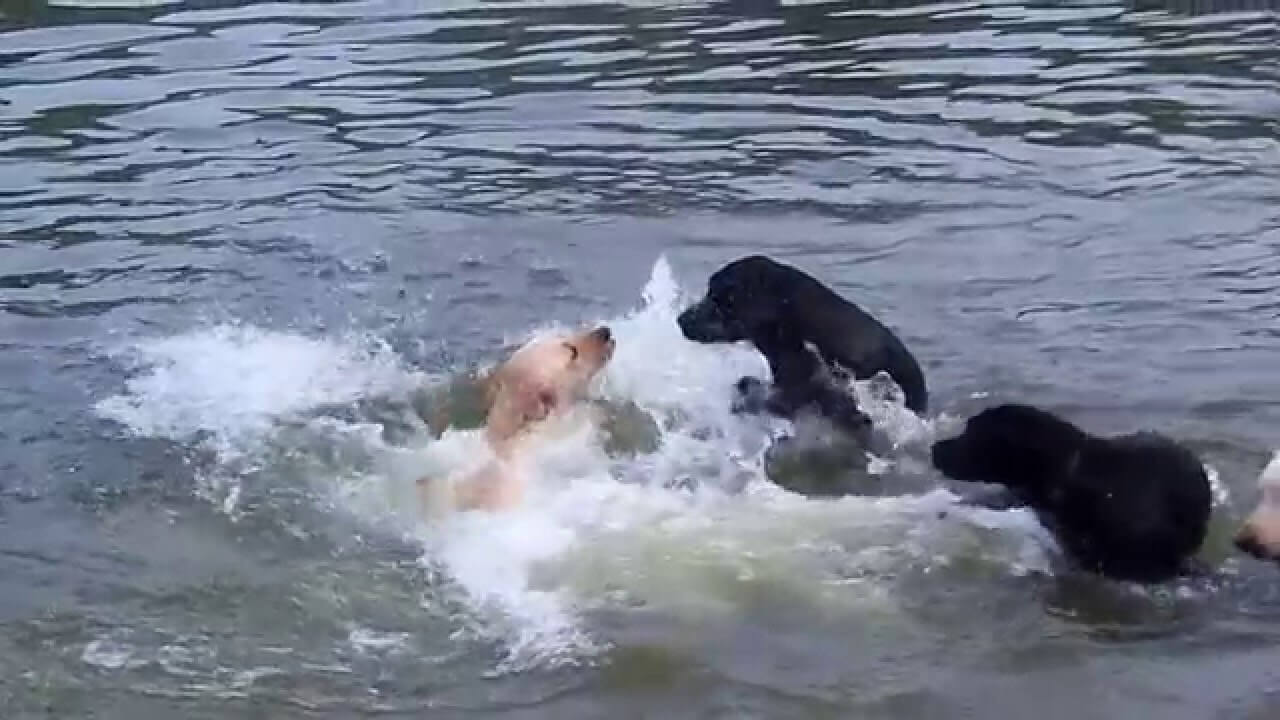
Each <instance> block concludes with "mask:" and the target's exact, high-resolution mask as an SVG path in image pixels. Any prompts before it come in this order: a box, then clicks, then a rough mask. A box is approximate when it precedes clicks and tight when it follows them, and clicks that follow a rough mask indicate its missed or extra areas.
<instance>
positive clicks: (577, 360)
mask: <svg viewBox="0 0 1280 720" xmlns="http://www.w3.org/2000/svg"><path fill="white" fill-rule="evenodd" d="M613 349H614V339H613V333H612V332H611V331H610V330H609V328H608V327H604V326H601V327H597V328H595V329H594V330H588V331H584V332H580V333H577V334H570V335H554V336H549V337H540V338H536V339H534V340H532V341H530V342H528V343H526V344H525V345H524V346H523V347H521V348H519V349H518V350H516V351H515V352H514V353H512V355H511V357H509V358H508V359H507V360H506V362H504V363H502V364H501V365H499V366H498V367H497V368H496V369H494V370H493V372H492V373H490V374H489V375H488V376H487V377H486V378H485V379H484V381H483V382H484V386H485V396H486V403H487V405H488V408H489V410H488V414H487V415H486V417H485V425H484V430H483V432H484V439H485V442H486V443H487V444H488V446H489V449H490V450H491V451H492V458H491V459H490V460H488V461H487V462H485V463H484V464H483V465H482V466H481V467H480V469H478V470H476V471H474V472H471V473H469V474H467V475H465V476H464V477H462V478H459V479H458V480H457V481H455V482H454V483H453V484H452V487H451V494H452V505H453V507H455V508H457V509H460V510H470V509H487V510H496V509H502V508H507V507H511V506H513V505H516V504H518V503H519V502H520V501H521V500H522V499H523V496H524V473H523V469H522V468H521V466H520V462H521V460H522V454H523V450H524V447H525V444H526V441H527V440H528V439H529V438H530V437H531V436H532V435H534V434H535V433H536V431H537V429H538V427H539V426H540V425H541V424H542V423H543V422H544V421H546V420H548V419H551V418H552V417H554V416H557V415H560V414H562V413H564V412H565V411H567V410H569V409H571V408H572V407H573V406H574V405H575V404H577V403H579V402H581V401H583V400H585V399H586V395H587V389H588V386H589V385H590V383H591V381H592V380H593V379H594V378H595V377H596V375H597V374H598V373H599V372H600V370H601V369H603V368H604V366H605V364H606V363H608V362H609V359H610V358H611V357H612V356H613ZM434 482H435V479H433V478H429V477H424V478H421V479H419V480H418V490H419V493H420V494H421V495H422V497H423V499H424V502H429V498H430V497H431V495H432V493H431V488H432V485H433V483H434Z"/></svg>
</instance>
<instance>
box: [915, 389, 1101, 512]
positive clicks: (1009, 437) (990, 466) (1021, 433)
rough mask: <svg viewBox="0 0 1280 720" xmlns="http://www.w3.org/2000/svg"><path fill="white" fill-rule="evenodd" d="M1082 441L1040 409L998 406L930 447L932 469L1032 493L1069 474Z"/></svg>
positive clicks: (1076, 432) (1074, 431)
mask: <svg viewBox="0 0 1280 720" xmlns="http://www.w3.org/2000/svg"><path fill="white" fill-rule="evenodd" d="M1085 439H1086V436H1085V434H1084V433H1083V432H1081V431H1080V430H1079V429H1078V428H1076V427H1075V426H1074V425H1072V424H1071V423H1069V422H1067V421H1065V420H1062V419H1060V418H1058V417H1056V416H1054V415H1052V414H1050V413H1048V412H1046V411H1044V410H1040V409H1037V408H1033V407H1029V406H1026V405H1000V406H997V407H993V408H988V409H986V410H983V411H982V412H980V413H978V414H977V415H975V416H973V417H972V418H970V419H969V421H968V422H967V423H965V428H964V432H962V433H960V434H959V435H957V436H956V437H953V438H950V439H948V440H940V441H938V442H936V443H934V445H933V448H932V456H933V466H934V467H935V468H937V469H938V470H939V471H941V472H942V474H944V475H946V476H947V477H949V478H952V479H953V480H964V481H968V482H985V483H1000V484H1002V485H1005V486H1007V487H1010V488H1020V489H1024V490H1028V491H1032V492H1034V491H1035V490H1037V489H1038V488H1039V487H1040V483H1042V482H1048V481H1051V479H1052V478H1055V477H1061V476H1062V474H1063V473H1064V472H1069V471H1070V465H1071V463H1072V462H1073V458H1076V457H1077V455H1076V453H1078V452H1079V450H1080V449H1081V448H1082V447H1083V445H1084V441H1085Z"/></svg>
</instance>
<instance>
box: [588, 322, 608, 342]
mask: <svg viewBox="0 0 1280 720" xmlns="http://www.w3.org/2000/svg"><path fill="white" fill-rule="evenodd" d="M591 334H592V335H595V336H596V339H597V340H599V341H600V342H606V343H607V342H609V341H610V340H612V339H613V331H612V330H610V329H609V326H608V325H601V326H600V327H598V328H596V329H595V332H593V333H591Z"/></svg>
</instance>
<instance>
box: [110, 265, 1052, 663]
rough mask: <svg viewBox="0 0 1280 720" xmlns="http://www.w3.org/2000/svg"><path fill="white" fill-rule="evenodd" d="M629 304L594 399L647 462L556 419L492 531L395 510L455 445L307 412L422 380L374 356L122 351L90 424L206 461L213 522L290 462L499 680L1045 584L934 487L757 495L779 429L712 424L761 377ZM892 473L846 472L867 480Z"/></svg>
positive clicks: (915, 436) (479, 520)
mask: <svg viewBox="0 0 1280 720" xmlns="http://www.w3.org/2000/svg"><path fill="white" fill-rule="evenodd" d="M641 299H642V300H641V303H640V304H639V306H638V307H637V308H636V309H634V310H633V311H631V312H628V313H626V314H624V315H622V316H620V317H616V318H606V319H603V320H606V321H607V322H609V324H610V325H611V327H612V328H613V331H614V334H615V337H617V339H618V346H617V351H616V353H615V356H614V358H613V360H612V361H611V362H610V364H609V365H608V366H607V367H606V369H605V371H604V372H603V373H602V377H601V380H600V382H599V384H598V388H597V390H596V392H597V394H598V395H599V397H600V398H602V399H605V400H608V401H612V402H617V403H630V404H632V405H634V406H635V407H637V408H639V409H640V411H641V412H642V413H644V414H645V415H647V416H648V417H649V419H651V420H652V422H653V424H654V425H655V426H656V427H657V428H658V432H659V442H658V443H657V446H656V447H655V448H653V449H650V450H645V451H642V452H635V453H631V454H629V455H628V454H624V455H612V456H611V455H610V454H609V453H608V452H606V451H605V449H604V443H603V441H602V436H601V430H600V428H599V427H598V425H597V424H595V423H593V422H591V421H590V418H589V415H588V414H586V413H583V414H581V415H579V416H573V417H571V418H570V420H569V421H567V423H566V425H565V426H564V427H562V428H561V429H560V432H559V434H558V435H557V436H556V437H555V439H554V441H548V442H543V443H541V444H539V445H537V446H536V447H535V449H534V450H533V451H532V455H531V459H530V463H529V464H530V467H531V468H532V470H531V477H530V489H529V495H528V501H527V502H526V503H525V504H524V505H523V506H521V507H519V508H517V509H514V510H512V511H509V512H503V513H494V514H489V513H457V514H445V515H443V516H432V515H430V514H424V513H423V512H422V509H421V508H420V507H419V505H418V504H417V502H418V501H417V500H416V496H415V494H414V492H413V490H412V488H413V482H414V480H415V479H416V478H417V477H420V476H422V475H423V474H431V473H435V472H444V471H447V470H448V468H450V467H456V466H457V465H458V464H459V463H461V462H463V461H465V460H466V459H467V458H473V457H474V456H475V452H476V443H477V442H479V440H478V438H477V436H476V433H475V432H474V431H450V432H447V433H446V434H445V435H444V436H443V437H442V438H440V439H439V440H436V441H431V442H428V441H427V440H426V438H425V436H423V437H421V438H419V439H418V440H415V441H413V442H409V443H407V444H403V443H400V444H397V443H391V442H388V441H387V440H386V439H385V437H384V436H383V434H382V433H380V432H379V430H378V425H377V423H375V422H373V421H371V420H368V419H362V418H360V417H359V416H358V415H357V416H355V417H337V418H335V417H332V416H323V417H318V416H315V415H314V414H313V413H312V411H313V410H314V409H315V408H317V407H319V406H324V405H333V404H343V403H346V404H354V403H358V402H359V401H362V400H365V399H367V398H368V397H369V396H371V395H379V394H380V395H390V396H395V395H408V394H409V393H411V392H413V391H415V390H417V389H420V388H421V386H423V385H425V384H429V383H431V382H433V379H432V378H430V377H428V376H426V375H424V374H421V373H418V372H414V371H412V370H410V369H407V368H406V367H404V365H403V363H402V362H401V361H400V360H399V358H398V357H396V356H395V354H394V353H392V352H391V351H390V350H388V349H387V348H386V347H385V345H383V344H382V343H380V342H378V341H377V340H376V339H370V338H348V339H343V340H328V339H316V338H307V337H302V336H298V335H292V334H287V333H274V332H269V331H264V330H259V329H255V328H246V327H239V326H217V327H213V328H208V329H203V330H196V331H192V332H189V333H185V334H182V335H178V336H175V337H171V338H162V339H158V340H149V341H143V342H140V343H138V344H136V345H135V346H133V347H131V348H128V350H127V352H125V353H124V354H123V357H124V358H126V359H127V360H129V361H130V362H131V363H132V366H133V368H134V375H133V376H132V377H131V378H130V379H129V380H128V381H127V383H126V386H125V391H124V392H123V393H122V394H120V395H117V396H114V397H110V398H107V399H105V400H103V401H101V402H100V403H99V404H98V406H97V409H98V412H99V413H100V414H102V415H103V416H105V417H108V418H111V419H113V420H115V421H117V422H120V423H121V424H122V425H123V426H124V427H126V428H127V429H128V430H129V431H130V432H132V433H134V434H136V435H140V436H152V437H166V438H170V439H174V440H177V441H182V442H200V443H205V444H207V445H209V446H210V447H212V448H213V449H214V450H215V451H216V453H217V455H218V457H219V458H220V460H219V462H220V463H221V464H220V465H219V467H218V468H215V470H217V472H215V473H214V475H215V476H218V477H220V478H221V481H222V482H223V483H224V486H223V487H222V488H221V490H220V492H219V493H216V494H215V497H213V498H211V499H213V500H214V501H215V502H222V503H223V504H224V505H225V506H226V507H225V509H226V510H227V511H228V513H229V514H233V515H234V510H235V506H236V505H237V501H238V499H239V498H240V496H241V494H242V493H243V492H245V490H244V489H243V487H242V484H241V483H240V482H239V480H240V477H241V476H240V475H239V474H238V473H240V472H241V471H242V470H243V467H246V466H252V467H253V468H255V471H257V472H267V473H275V474H283V473H284V468H286V467H291V466H290V465H289V463H297V462H299V461H298V460H297V456H299V455H301V456H303V457H304V458H306V459H307V463H308V464H306V468H307V472H306V473H305V475H306V476H307V478H308V481H309V482H312V483H313V484H315V486H316V487H318V488H320V489H321V491H322V494H323V495H324V496H325V497H326V498H327V499H328V501H329V502H330V503H331V505H332V506H333V508H334V509H335V510H336V511H339V512H343V513H348V514H350V515H352V516H354V517H356V518H357V519H360V520H361V521H363V522H365V523H367V524H368V525H369V526H370V527H377V528H381V529H386V528H388V527H393V528H399V529H400V531H402V532H403V533H404V534H405V536H406V537H409V538H411V539H413V540H414V541H416V542H419V543H421V546H422V547H423V556H422V564H423V565H424V567H426V568H427V569H428V570H429V571H430V574H431V575H432V576H433V577H436V578H439V585H440V587H441V588H447V595H448V597H449V598H450V599H451V601H452V600H456V601H457V603H456V604H457V605H458V606H459V607H460V608H462V610H461V612H459V613H456V614H454V616H453V622H454V623H456V630H457V636H458V637H459V639H460V640H461V639H465V638H472V639H478V640H482V641H485V642H496V643H499V644H500V645H501V646H502V647H504V648H505V652H504V657H503V659H502V661H501V663H500V665H499V670H500V671H507V670H518V669H521V668H524V667H529V666H531V665H536V666H547V665H556V664H560V663H565V662H582V661H586V660H588V659H590V658H591V657H593V656H595V655H596V654H597V653H599V652H600V651H601V649H603V648H605V647H607V646H608V643H607V639H606V638H603V637H601V636H599V635H598V633H595V632H593V631H592V629H591V627H592V624H591V620H590V617H591V615H592V613H593V612H595V611H597V610H600V609H610V608H618V607H628V606H630V605H632V604H637V603H638V604H642V605H645V606H648V607H651V608H661V609H662V611H663V612H670V613H676V614H681V615H684V616H688V617H700V616H701V615H702V614H704V613H717V612H720V613H723V612H732V611H733V608H734V607H735V604H736V603H739V602H741V598H742V597H743V596H744V594H759V593H766V594H768V593H775V594H780V595H782V596H786V597H792V598H796V599H795V600H794V602H798V603H810V604H812V605H813V607H814V608H815V609H818V610H820V611H821V612H847V613H857V612H876V613H886V612H894V611H895V610H894V605H895V604H894V602H893V595H892V579H891V578H892V577H894V576H895V575H899V574H901V573H902V572H904V571H905V570H907V569H909V568H911V567H920V566H931V565H938V564H942V565H945V564H947V563H949V562H950V561H951V559H952V558H953V557H955V556H956V555H957V554H958V553H960V554H964V553H968V554H971V555H974V556H976V557H978V558H979V559H980V560H982V561H984V562H989V563H993V564H995V565H1000V566H1004V567H1005V568H1006V569H1007V571H1008V572H1011V573H1018V572H1025V571H1028V570H1038V571H1046V570H1047V569H1048V564H1047V555H1046V552H1047V550H1048V549H1049V548H1050V547H1051V541H1050V540H1048V539H1047V538H1046V536H1045V535H1044V534H1043V533H1042V532H1041V531H1040V530H1039V529H1038V528H1039V526H1038V524H1036V523H1035V521H1034V519H1033V518H1029V516H1028V515H1027V514H1026V513H1021V512H1008V513H993V512H990V511H982V510H979V509H957V508H956V507H955V502H954V501H955V498H954V497H953V496H951V495H950V494H949V493H947V492H946V491H942V490H937V491H933V492H929V493H926V494H924V495H901V496H898V497H878V498H870V497H845V498H840V499H838V500H811V499H807V498H804V497H801V496H799V495H795V494H793V493H789V492H786V491H785V490H782V489H781V488H779V487H778V486H776V485H774V484H772V483H771V482H769V480H768V478H767V476H766V474H765V472H764V460H763V457H764V451H765V450H766V449H767V448H768V447H769V445H770V442H771V441H772V439H773V438H774V437H776V436H777V435H778V434H779V433H782V432H789V431H790V430H791V429H792V428H791V427H790V425H789V424H788V423H786V422H785V421H781V420H777V419H769V418H762V417H742V416H736V415H733V414H732V413H730V412H729V410H728V407H729V398H730V396H729V393H730V389H731V387H732V385H733V383H734V381H735V380H736V379H737V378H738V377H740V376H742V375H757V376H760V377H767V376H768V366H767V364H766V363H765V362H764V360H763V358H762V357H761V356H760V355H759V354H758V353H756V352H755V351H754V350H752V349H751V348H749V347H747V346H744V345H701V344H697V343H691V342H688V341H686V340H685V339H684V338H683V337H682V336H681V334H680V331H679V329H678V326H677V324H676V322H675V318H676V315H677V314H678V313H679V311H680V310H681V308H682V306H683V305H684V304H685V303H686V302H687V300H688V298H687V297H686V296H685V295H684V294H683V293H682V291H681V288H680V286H679V284H678V283H677V282H676V280H675V277H674V274H673V273H672V271H671V267H670V266H669V264H668V263H667V262H666V260H665V259H664V258H659V259H658V260H657V262H656V263H655V265H654V268H653V272H652V275H651V277H650V279H649V281H648V283H647V284H646V286H645V287H644V289H643V292H642V293H641ZM546 329H548V328H539V329H535V331H534V333H535V334H536V333H537V332H543V331H545V330H546ZM527 337H528V334H526V335H525V336H524V337H523V338H522V339H524V338H527ZM655 358H660V359H661V361H660V362H658V361H655ZM854 390H855V392H857V394H858V397H859V400H860V402H861V403H862V405H863V407H864V408H866V410H867V412H868V414H869V415H870V416H871V417H872V418H873V421H874V422H875V423H876V425H877V427H878V428H880V430H881V431H882V432H884V433H886V434H887V435H888V436H889V437H890V439H891V440H892V444H893V445H894V446H895V447H898V448H910V447H919V446H922V445H924V444H927V442H928V441H929V440H930V439H931V438H932V437H933V435H934V433H935V432H936V431H935V427H934V426H935V424H937V423H939V422H941V419H939V418H932V419H922V418H919V417H917V416H915V415H914V414H913V413H911V412H910V411H909V410H906V409H905V408H904V407H903V406H902V403H901V397H900V395H901V393H900V392H896V386H894V385H893V384H892V382H887V381H886V380H885V379H873V380H871V381H867V382H859V383H856V384H855V388H854ZM300 434H301V436H302V437H303V438H309V440H306V441H305V442H304V441H300V440H299V435H300ZM286 445H287V449H288V451H287V452H282V451H281V450H280V448H281V447H282V446H286ZM905 457H906V456H905V455H904V456H902V457H899V456H896V455H895V456H890V457H880V458H868V464H869V466H870V467H871V468H872V470H879V471H881V472H883V471H884V470H885V469H886V468H892V467H894V466H899V465H902V464H903V463H908V461H907V460H905V459H904V458H905ZM246 458H248V460H246ZM908 464H909V463H908ZM273 482H281V480H280V479H279V478H273ZM943 509H949V510H948V512H946V513H942V512H941V511H942V510H943ZM940 514H941V515H945V516H946V517H945V519H940V518H939V515H940ZM993 528H998V529H1000V530H1001V532H991V530H992V529H993ZM353 642H355V640H353Z"/></svg>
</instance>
